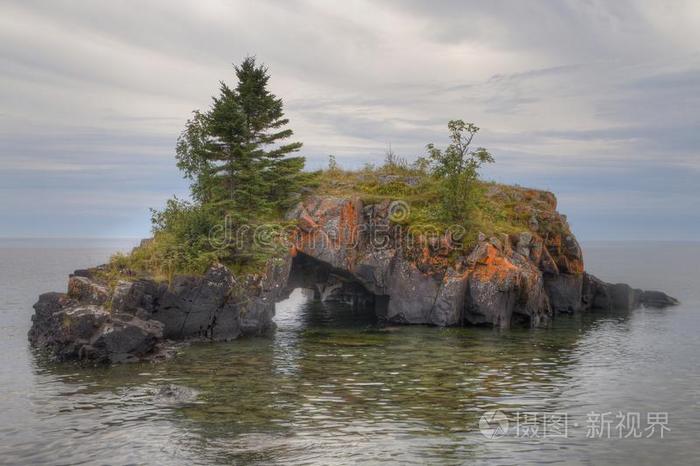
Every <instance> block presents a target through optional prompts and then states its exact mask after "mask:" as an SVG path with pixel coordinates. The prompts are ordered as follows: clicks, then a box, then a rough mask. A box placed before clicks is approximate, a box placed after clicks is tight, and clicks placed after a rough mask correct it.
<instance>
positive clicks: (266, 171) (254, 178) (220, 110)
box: [177, 57, 305, 221]
mask: <svg viewBox="0 0 700 466" xmlns="http://www.w3.org/2000/svg"><path fill="white" fill-rule="evenodd" d="M235 72H236V77H237V80H238V82H237V85H236V87H235V88H233V89H232V88H230V87H229V86H227V85H226V84H225V83H223V82H222V83H221V85H220V90H219V95H218V96H217V97H214V98H213V104H212V106H211V108H210V109H209V111H207V112H205V113H201V112H198V111H196V112H194V116H193V117H192V119H190V120H189V121H188V122H187V126H186V127H185V130H184V131H183V132H182V134H181V136H180V138H179V139H178V144H177V160H178V167H179V168H180V169H181V170H182V171H183V172H184V173H185V176H186V177H188V178H190V179H191V180H192V181H193V183H192V195H193V197H194V198H195V199H196V200H197V201H199V202H200V203H202V204H209V205H220V206H221V207H222V208H223V209H224V210H226V211H227V212H228V213H229V214H233V215H234V218H238V220H239V221H242V220H244V219H247V218H249V217H250V216H252V215H261V214H265V213H269V212H271V211H274V210H277V209H280V208H283V207H286V206H287V205H288V203H289V200H290V194H291V193H292V192H293V191H295V190H298V188H299V187H300V184H301V183H302V182H303V180H304V178H305V174H304V173H302V169H303V167H304V158H303V157H298V156H297V157H289V154H291V153H294V152H297V151H299V149H300V148H301V146H302V143H300V142H291V143H284V141H285V140H287V139H288V138H289V137H291V136H292V134H293V133H292V130H291V129H288V128H285V126H286V125H287V124H288V123H289V120H288V119H287V118H285V117H284V111H283V104H282V100H281V99H279V98H277V97H276V96H275V95H274V94H271V93H270V92H269V91H268V89H267V85H268V81H269V79H270V76H269V74H268V70H267V68H266V67H265V66H258V65H256V63H255V59H254V58H252V57H248V58H246V59H245V60H244V61H243V63H242V64H241V65H240V66H236V67H235Z"/></svg>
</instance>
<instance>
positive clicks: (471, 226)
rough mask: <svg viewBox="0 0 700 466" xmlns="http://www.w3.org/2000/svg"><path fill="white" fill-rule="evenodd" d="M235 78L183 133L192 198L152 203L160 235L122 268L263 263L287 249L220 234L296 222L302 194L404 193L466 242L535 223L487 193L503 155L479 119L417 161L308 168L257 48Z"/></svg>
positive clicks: (390, 159)
mask: <svg viewBox="0 0 700 466" xmlns="http://www.w3.org/2000/svg"><path fill="white" fill-rule="evenodd" d="M235 77H236V85H235V86H234V87H229V86H228V85H227V84H226V83H224V82H221V84H220V88H219V94H218V95H217V96H215V97H213V101H212V104H211V107H210V108H209V109H208V110H206V111H199V110H197V111H194V112H193V116H192V117H191V119H190V120H188V122H187V124H186V126H185V129H184V130H183V132H182V134H181V135H180V137H179V138H178V141H177V146H176V159H177V166H178V168H180V170H181V171H182V173H183V175H184V176H185V177H186V178H187V179H189V180H190V181H191V200H183V199H178V198H172V199H170V200H169V201H168V202H167V204H166V206H165V208H164V209H162V210H152V225H153V228H152V229H153V238H152V239H151V240H150V241H146V242H144V244H142V245H141V246H140V247H139V248H136V249H135V250H134V251H133V252H132V253H130V254H129V255H116V256H114V257H113V258H112V261H111V264H110V270H111V272H112V273H114V274H121V273H124V272H128V273H129V274H132V275H133V274H143V275H148V276H151V277H155V278H161V279H170V278H172V276H173V275H174V274H179V273H185V274H199V273H202V272H203V271H205V270H206V268H207V267H208V266H209V265H211V264H212V263H214V262H222V263H224V264H226V265H227V266H229V267H231V268H233V269H234V270H236V271H238V272H243V273H246V272H253V271H256V270H258V269H259V268H260V265H261V264H262V263H264V262H265V261H266V260H267V259H268V258H269V257H271V256H273V255H275V254H277V253H278V252H279V249H275V248H271V247H269V244H268V245H267V246H266V247H261V246H260V245H259V244H258V243H257V242H255V241H244V242H240V241H236V242H230V241H220V239H221V238H220V236H221V234H226V233H227V232H231V231H236V230H237V229H239V227H242V226H248V227H250V228H251V229H253V228H254V227H255V226H256V225H261V224H270V223H278V224H280V225H282V226H289V225H285V221H284V214H285V212H286V211H287V210H288V209H289V208H290V207H291V206H292V205H293V204H294V203H295V202H298V201H299V200H300V198H301V197H302V193H304V194H305V195H309V194H311V193H313V194H317V195H326V196H359V197H361V198H362V199H363V200H364V201H365V202H377V201H381V200H384V199H390V200H402V201H404V202H405V203H406V204H407V205H408V206H410V211H409V213H408V214H407V215H406V216H405V217H403V218H401V219H399V220H396V221H397V222H401V223H404V224H407V225H409V226H412V227H414V228H417V229H420V228H422V227H425V228H426V230H427V229H429V230H430V231H438V230H441V231H445V229H449V228H453V227H454V226H455V225H458V226H460V227H462V229H463V232H464V233H465V234H466V241H464V242H463V244H464V248H468V247H469V246H470V245H471V244H472V243H473V241H474V239H475V238H476V236H477V234H478V233H479V232H484V233H486V234H497V233H513V232H515V231H518V230H520V229H522V227H523V225H524V224H526V221H527V219H525V218H520V217H521V216H519V215H518V214H517V213H516V212H515V210H514V205H513V203H512V202H508V201H507V200H504V199H503V198H494V197H492V196H486V195H485V192H486V190H488V189H489V187H490V186H492V185H493V184H489V183H485V182H483V181H480V180H479V169H480V168H481V166H482V165H483V164H485V163H491V162H493V161H494V159H493V157H492V155H491V154H490V153H489V152H488V151H487V150H486V149H484V148H481V147H477V148H474V147H473V144H472V143H473V140H474V138H475V136H476V135H477V133H478V131H479V128H478V127H476V126H475V125H474V124H472V123H465V122H464V121H462V120H452V121H450V122H449V124H448V130H449V136H450V144H449V145H448V146H447V147H446V148H444V149H440V148H438V147H437V146H436V145H434V144H428V145H427V147H426V149H427V153H426V154H425V155H424V156H421V157H418V158H417V159H416V160H415V162H413V163H409V162H408V161H407V160H406V159H404V158H402V157H400V156H397V155H396V154H395V153H394V152H393V151H391V150H389V151H387V153H386V156H385V160H384V161H383V164H381V165H380V166H376V167H375V166H373V165H366V166H365V167H363V168H362V169H359V170H346V169H344V168H342V167H341V166H340V164H339V163H338V162H337V160H336V158H335V157H334V156H330V160H329V165H328V168H327V169H325V170H318V171H314V172H308V171H304V170H303V169H304V157H301V156H297V155H294V154H295V153H297V152H299V150H300V149H301V147H302V143H300V142H289V140H290V138H291V137H292V136H293V132H292V130H291V129H289V128H288V127H287V125H288V123H289V120H288V119H287V118H285V116H284V111H283V103H282V100H281V99H280V98H278V97H276V96H275V95H274V94H271V93H270V91H269V90H268V82H269V79H270V76H269V73H268V70H267V68H266V67H265V66H264V65H258V64H256V62H255V59H254V58H251V57H249V58H246V59H245V60H244V61H243V63H242V64H241V65H240V66H236V67H235Z"/></svg>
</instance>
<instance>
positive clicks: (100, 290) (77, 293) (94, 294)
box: [68, 275, 109, 306]
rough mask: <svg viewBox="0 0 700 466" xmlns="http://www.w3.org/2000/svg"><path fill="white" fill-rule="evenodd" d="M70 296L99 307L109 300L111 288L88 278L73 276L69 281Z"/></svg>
mask: <svg viewBox="0 0 700 466" xmlns="http://www.w3.org/2000/svg"><path fill="white" fill-rule="evenodd" d="M68 296H69V297H70V298H72V299H75V300H77V301H80V302H81V303H84V304H96V305H98V306H99V305H102V304H104V303H105V302H107V300H108V299H109V288H107V287H106V286H104V285H102V284H99V283H96V282H94V281H92V280H91V279H89V278H87V277H81V276H79V275H72V276H71V277H70V278H69V279H68Z"/></svg>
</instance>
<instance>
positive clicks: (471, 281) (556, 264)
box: [29, 185, 677, 362]
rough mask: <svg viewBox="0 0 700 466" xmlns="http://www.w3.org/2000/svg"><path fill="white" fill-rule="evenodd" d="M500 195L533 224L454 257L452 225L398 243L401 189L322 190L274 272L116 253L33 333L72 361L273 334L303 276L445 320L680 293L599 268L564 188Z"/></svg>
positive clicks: (539, 316) (314, 284)
mask: <svg viewBox="0 0 700 466" xmlns="http://www.w3.org/2000/svg"><path fill="white" fill-rule="evenodd" d="M487 195H488V196H492V197H495V198H505V199H507V200H509V201H511V202H516V203H517V204H518V205H519V206H520V207H521V209H522V210H525V211H527V213H528V214H529V216H530V218H529V223H530V226H531V228H530V229H528V230H524V231H522V232H519V233H517V234H511V235H507V234H501V235H499V236H491V237H486V236H485V235H484V234H481V235H480V236H479V237H478V239H477V243H476V244H475V246H474V247H473V248H472V249H471V251H470V252H469V253H468V254H466V255H459V256H454V255H453V247H452V246H451V245H450V239H449V238H447V237H441V238H437V240H434V241H433V240H427V241H425V244H423V245H413V246H414V247H413V248H412V249H408V248H406V247H405V245H398V244H399V243H400V241H399V238H396V237H393V236H392V234H393V232H394V230H392V229H391V226H392V220H391V212H392V208H394V207H395V206H396V204H395V202H396V201H392V200H391V199H384V200H382V201H380V202H375V203H365V202H363V201H362V200H361V199H360V198H358V197H348V198H344V197H321V196H317V195H311V196H309V197H308V198H307V199H305V200H303V201H301V202H299V203H298V205H296V206H295V207H294V208H293V209H292V210H290V211H289V212H288V218H290V219H293V220H295V221H297V223H298V226H297V227H295V228H294V230H293V237H292V238H291V241H293V244H292V245H291V246H290V248H289V249H288V250H287V251H286V253H284V254H281V255H279V256H278V257H273V258H270V259H268V260H267V261H266V263H265V267H264V269H263V271H262V273H260V274H254V275H251V276H236V275H235V273H233V272H232V271H231V270H230V269H229V268H227V267H226V266H225V265H222V264H215V265H213V266H211V267H210V268H209V269H208V270H207V271H206V273H204V274H203V275H201V276H188V275H178V276H175V277H174V278H173V280H172V282H170V283H166V282H163V281H158V280H155V279H150V278H138V279H134V280H124V279H122V280H119V281H118V282H117V283H115V284H111V285H110V283H109V282H108V281H107V280H106V279H105V274H104V272H105V270H106V269H108V268H109V266H108V265H105V266H100V267H96V268H94V269H89V270H77V271H75V272H74V273H73V274H72V275H71V276H70V278H69V280H68V290H67V293H46V294H43V295H41V296H40V298H39V301H38V302H37V303H36V304H35V306H34V308H35V311H36V313H35V315H34V317H33V325H32V329H31V331H30V335H29V337H30V340H31V342H32V344H33V345H35V346H37V347H44V348H48V349H50V350H51V352H52V353H53V354H54V356H55V357H57V358H58V359H60V360H67V359H86V360H93V361H101V362H124V361H132V360H139V359H150V358H154V357H155V358H157V357H159V356H160V355H162V350H163V348H165V347H166V346H167V345H166V344H165V343H166V341H168V340H171V341H181V340H188V339H210V340H231V339H235V338H238V337H240V336H246V335H264V334H266V333H268V332H269V331H270V330H272V329H273V328H274V323H273V321H272V318H273V316H274V309H275V303H276V302H278V301H280V300H281V299H283V298H284V297H285V296H286V295H287V294H288V293H289V292H290V291H291V290H292V289H294V288H297V287H304V288H310V289H313V290H314V291H315V293H316V295H317V297H318V299H322V300H344V301H348V302H351V303H353V304H355V305H362V306H373V307H374V309H375V311H376V313H377V317H378V318H379V319H380V320H382V321H385V322H390V323H398V324H428V325H437V326H459V325H488V326H494V327H499V328H508V327H510V326H513V325H525V326H533V327H534V326H546V325H547V324H548V323H549V322H550V321H551V320H552V319H553V318H556V316H557V315H558V314H562V313H575V312H604V311H607V310H613V309H616V310H631V309H635V308H637V307H639V306H649V307H664V306H669V305H674V304H677V301H676V300H675V299H674V298H671V297H669V296H667V295H666V294H664V293H662V292H658V291H642V290H639V289H635V288H632V287H630V286H629V285H626V284H620V283H618V284H610V283H605V282H603V281H601V280H599V279H597V278H596V277H594V276H592V275H590V274H588V273H587V272H585V270H584V265H583V264H584V262H583V254H582V251H581V247H580V246H579V244H578V242H577V240H576V238H575V236H574V235H573V233H572V232H571V231H570V229H569V227H568V225H567V223H566V219H565V218H564V216H562V215H560V214H559V213H558V212H557V211H556V199H555V197H554V196H553V195H552V194H551V193H548V192H545V191H537V190H532V189H523V188H514V187H507V188H505V187H504V188H499V187H498V186H496V185H494V186H493V189H491V190H490V191H489V192H488V194H487ZM378 230H381V231H383V232H389V233H387V237H386V238H385V239H386V242H387V244H386V245H385V246H384V247H381V248H378V247H377V245H376V244H372V242H373V241H376V237H374V236H373V235H374V234H376V232H377V231H378ZM553 231H556V233H552V232H553ZM319 238H320V239H319ZM141 247H144V246H141Z"/></svg>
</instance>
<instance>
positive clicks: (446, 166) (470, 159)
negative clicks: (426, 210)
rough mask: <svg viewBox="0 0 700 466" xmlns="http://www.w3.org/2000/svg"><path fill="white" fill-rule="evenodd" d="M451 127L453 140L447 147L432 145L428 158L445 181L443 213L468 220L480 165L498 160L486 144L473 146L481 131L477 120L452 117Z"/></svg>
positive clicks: (457, 218) (437, 173) (454, 218)
mask: <svg viewBox="0 0 700 466" xmlns="http://www.w3.org/2000/svg"><path fill="white" fill-rule="evenodd" d="M447 128H448V130H449V131H450V140H451V142H452V143H451V144H450V145H449V146H447V148H446V149H445V150H441V149H438V148H437V147H435V145H434V144H428V145H427V151H428V157H429V160H430V162H431V171H432V173H433V175H434V176H436V177H438V178H440V179H441V180H442V181H443V183H442V201H443V213H444V214H445V216H446V217H449V218H451V219H453V220H465V219H468V215H469V211H470V210H471V209H472V207H473V206H474V203H475V196H476V189H477V184H476V181H477V179H478V177H479V168H481V166H482V165H483V164H485V163H492V162H493V161H494V159H493V156H492V155H491V154H490V153H489V152H488V151H487V150H486V149H484V148H483V147H477V148H476V149H472V148H471V144H472V140H473V139H474V136H476V133H478V132H479V128H478V127H477V126H475V125H474V124H473V123H465V122H464V121H462V120H450V122H449V123H448V124H447Z"/></svg>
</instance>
